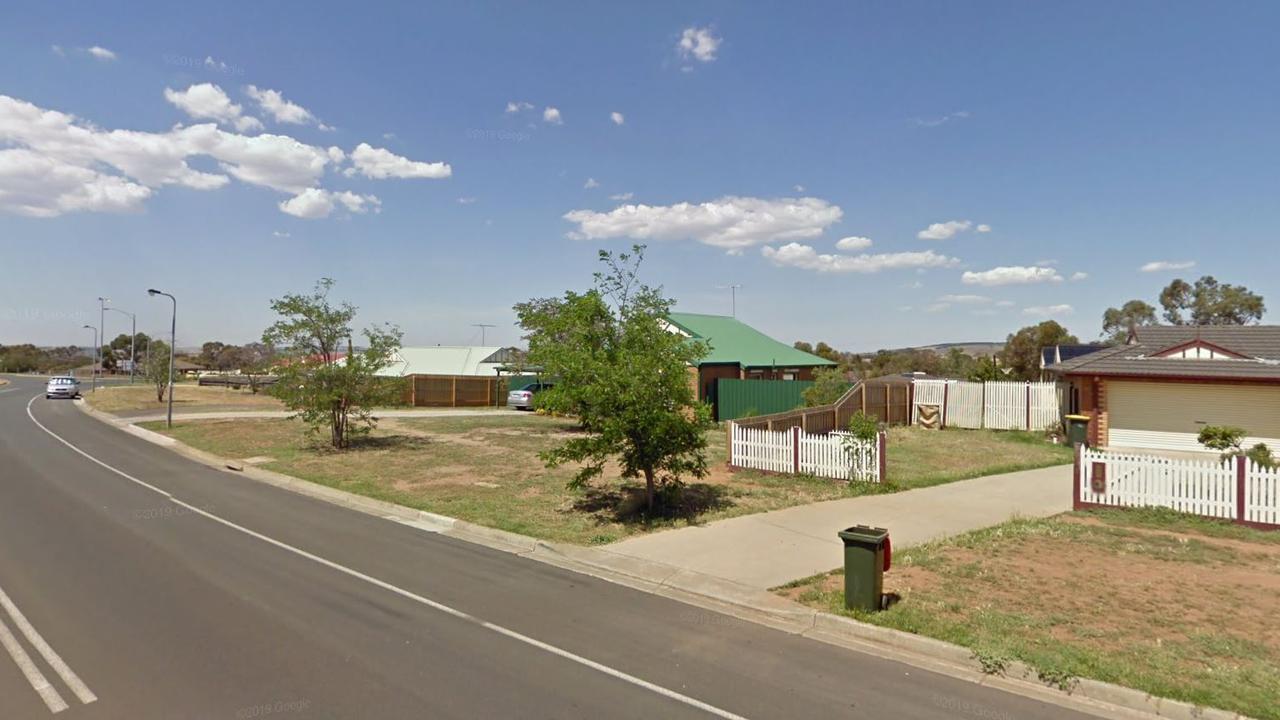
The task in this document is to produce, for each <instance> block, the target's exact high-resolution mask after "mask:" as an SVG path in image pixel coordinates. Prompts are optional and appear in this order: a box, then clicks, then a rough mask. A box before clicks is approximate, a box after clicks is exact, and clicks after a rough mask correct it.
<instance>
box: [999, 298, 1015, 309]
mask: <svg viewBox="0 0 1280 720" xmlns="http://www.w3.org/2000/svg"><path fill="white" fill-rule="evenodd" d="M1014 305H1017V303H1015V302H1014V301H1012V300H997V301H996V307H1001V308H1011V307H1013V306H1014Z"/></svg>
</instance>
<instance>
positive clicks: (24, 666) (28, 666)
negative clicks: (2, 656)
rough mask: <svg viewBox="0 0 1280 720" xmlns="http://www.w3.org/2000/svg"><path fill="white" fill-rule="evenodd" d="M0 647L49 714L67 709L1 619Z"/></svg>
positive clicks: (65, 703)
mask: <svg viewBox="0 0 1280 720" xmlns="http://www.w3.org/2000/svg"><path fill="white" fill-rule="evenodd" d="M0 645H2V646H4V649H5V650H8V651H9V657H11V658H13V661H14V662H15V663H17V664H18V669H19V670H21V671H22V674H23V675H25V676H26V677H27V682H29V683H31V689H32V690H35V691H36V694H38V695H39V696H40V699H41V700H44V704H45V705H47V706H48V707H49V712H51V713H54V714H55V715H56V714H57V713H60V712H62V711H63V710H66V709H67V701H66V700H63V699H62V696H61V695H59V694H58V690H57V688H55V687H54V686H53V685H50V684H49V681H48V680H47V679H46V678H45V676H44V674H43V673H41V672H40V668H38V667H36V664H35V662H33V661H32V660H31V656H30V655H28V654H27V651H26V650H23V649H22V644H21V643H19V642H18V638H16V637H14V636H13V633H12V632H10V631H9V626H8V625H5V624H4V620H3V619H0Z"/></svg>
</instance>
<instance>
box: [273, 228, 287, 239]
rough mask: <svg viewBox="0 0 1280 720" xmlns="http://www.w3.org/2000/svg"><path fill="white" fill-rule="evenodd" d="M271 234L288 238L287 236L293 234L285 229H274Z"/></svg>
mask: <svg viewBox="0 0 1280 720" xmlns="http://www.w3.org/2000/svg"><path fill="white" fill-rule="evenodd" d="M271 236H272V237H278V238H287V237H292V235H291V234H290V233H287V232H284V231H282V230H273V231H272V232H271Z"/></svg>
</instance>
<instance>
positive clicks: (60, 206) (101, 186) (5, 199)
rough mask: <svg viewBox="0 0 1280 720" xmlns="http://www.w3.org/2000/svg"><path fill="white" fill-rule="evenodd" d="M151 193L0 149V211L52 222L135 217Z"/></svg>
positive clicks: (95, 173) (42, 158)
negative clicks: (92, 215) (99, 215)
mask: <svg viewBox="0 0 1280 720" xmlns="http://www.w3.org/2000/svg"><path fill="white" fill-rule="evenodd" d="M151 193H152V191H151V188H148V187H146V186H143V185H139V184H137V183H135V182H131V181H130V180H128V179H126V178H122V177H120V176H118V175H107V174H105V173H101V172H98V171H96V170H94V169H92V168H88V167H83V166H81V165H76V164H73V163H69V162H64V161H62V160H58V159H56V158H53V157H49V156H46V155H42V154H40V153H37V152H34V151H32V150H27V149H25V148H14V149H8V150H0V212H6V213H12V214H15V215H26V216H29V217H55V216H58V215H62V214H63V213H70V212H111V213H123V212H136V211H138V210H141V209H142V204H143V203H144V202H145V201H146V200H147V199H148V198H149V197H151Z"/></svg>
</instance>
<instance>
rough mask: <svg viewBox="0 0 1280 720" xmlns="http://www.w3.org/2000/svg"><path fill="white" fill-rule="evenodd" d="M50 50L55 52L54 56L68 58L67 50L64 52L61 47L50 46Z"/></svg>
mask: <svg viewBox="0 0 1280 720" xmlns="http://www.w3.org/2000/svg"><path fill="white" fill-rule="evenodd" d="M49 49H50V50H52V51H53V54H54V55H57V56H58V57H66V56H67V51H66V50H63V49H62V46H61V45H50V46H49Z"/></svg>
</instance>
